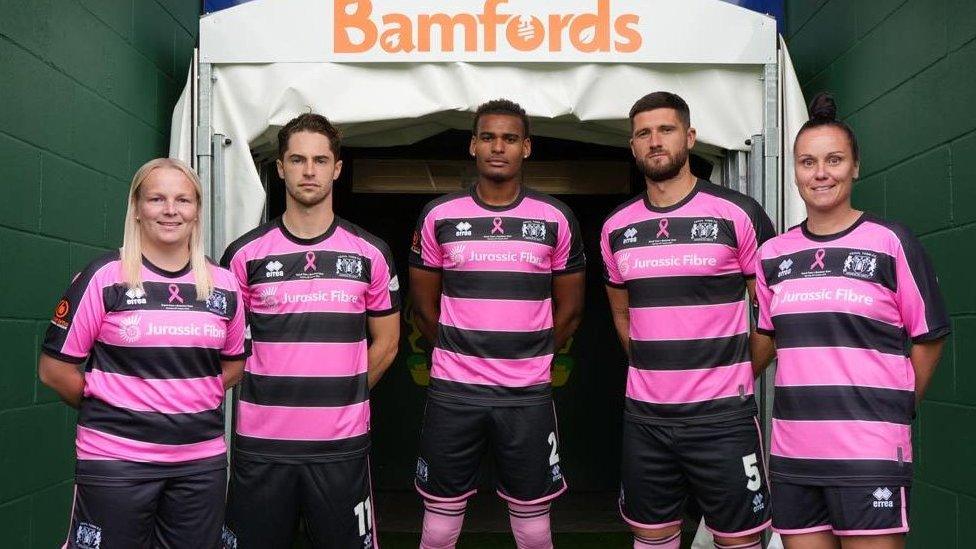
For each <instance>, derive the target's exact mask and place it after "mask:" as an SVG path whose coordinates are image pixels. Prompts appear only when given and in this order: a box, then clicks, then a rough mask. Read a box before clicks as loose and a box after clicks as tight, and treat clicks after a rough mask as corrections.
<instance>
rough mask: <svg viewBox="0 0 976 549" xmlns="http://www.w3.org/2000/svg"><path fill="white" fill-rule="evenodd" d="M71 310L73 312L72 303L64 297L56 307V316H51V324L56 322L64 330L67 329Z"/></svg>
mask: <svg viewBox="0 0 976 549" xmlns="http://www.w3.org/2000/svg"><path fill="white" fill-rule="evenodd" d="M69 312H71V304H70V303H68V300H67V299H62V300H61V301H59V302H58V306H57V307H55V308H54V316H53V317H52V318H51V324H54V325H55V326H57V327H58V328H61V329H62V330H67V329H68V313H69Z"/></svg>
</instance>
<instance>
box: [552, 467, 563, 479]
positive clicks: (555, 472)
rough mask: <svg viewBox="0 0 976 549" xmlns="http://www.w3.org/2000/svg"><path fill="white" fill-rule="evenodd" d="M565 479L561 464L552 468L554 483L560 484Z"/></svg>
mask: <svg viewBox="0 0 976 549" xmlns="http://www.w3.org/2000/svg"><path fill="white" fill-rule="evenodd" d="M562 479H563V471H562V469H560V468H559V464H558V463H557V464H555V465H553V466H552V481H553V482H558V481H560V480H562Z"/></svg>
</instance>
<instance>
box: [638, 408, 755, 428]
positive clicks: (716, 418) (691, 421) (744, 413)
mask: <svg viewBox="0 0 976 549" xmlns="http://www.w3.org/2000/svg"><path fill="white" fill-rule="evenodd" d="M757 413H758V411H757V409H756V407H755V406H752V408H751V409H747V410H735V411H733V412H722V413H720V414H712V415H708V416H693V417H685V418H658V417H648V416H641V415H637V414H634V413H631V412H624V420H626V421H630V422H632V423H641V424H644V425H664V426H674V427H683V426H686V425H707V424H709V423H721V422H725V421H733V420H738V419H749V420H750V421H751V420H752V418H754V417H755V416H756V414H757Z"/></svg>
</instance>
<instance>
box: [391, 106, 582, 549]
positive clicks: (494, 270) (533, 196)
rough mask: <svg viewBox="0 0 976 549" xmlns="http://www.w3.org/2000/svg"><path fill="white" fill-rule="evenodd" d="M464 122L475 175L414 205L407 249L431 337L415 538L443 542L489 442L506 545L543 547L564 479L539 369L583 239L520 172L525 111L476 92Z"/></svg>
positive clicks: (559, 341)
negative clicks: (480, 100)
mask: <svg viewBox="0 0 976 549" xmlns="http://www.w3.org/2000/svg"><path fill="white" fill-rule="evenodd" d="M472 132H473V133H472V136H471V145H470V153H471V156H473V157H474V158H475V162H476V166H477V170H478V182H477V183H476V184H475V185H474V186H472V187H471V188H468V189H465V190H463V191H459V192H456V193H452V194H448V195H446V196H443V197H441V198H438V199H436V200H434V201H432V202H431V203H429V204H428V205H427V206H426V207H425V208H424V210H423V213H422V214H421V216H420V221H419V222H418V225H417V231H416V233H415V234H414V241H413V246H412V250H411V255H410V291H411V295H412V296H413V300H414V304H415V307H416V313H417V324H418V325H419V326H420V328H421V330H422V331H423V333H424V335H425V336H426V337H427V339H428V340H429V341H432V342H434V353H433V369H432V370H431V381H430V388H429V390H428V393H427V397H428V398H427V408H426V412H425V415H424V425H423V430H422V434H421V442H420V457H419V458H418V460H417V474H416V486H417V490H418V491H419V492H420V494H421V495H422V496H423V498H424V505H425V509H426V512H425V514H424V526H423V533H422V536H421V541H420V546H421V547H422V548H424V549H448V548H453V547H454V546H455V544H456V543H457V538H458V535H459V534H460V532H461V524H462V521H463V520H464V512H465V507H466V501H467V499H468V498H469V497H470V496H471V495H472V494H474V492H475V491H476V489H477V486H476V483H477V473H478V467H479V464H480V462H481V458H482V456H483V455H484V454H485V452H486V451H488V450H489V449H490V451H491V452H492V453H493V456H494V461H495V463H496V467H497V468H496V471H497V476H498V486H497V491H498V495H499V496H500V497H502V498H503V499H505V500H506V501H507V502H508V508H509V518H510V521H511V525H512V531H513V533H514V534H515V541H516V543H517V545H518V547H519V548H520V549H547V548H551V547H552V539H551V534H550V527H549V505H550V501H551V500H553V499H554V498H555V497H557V496H558V495H559V494H561V493H562V492H563V491H565V490H566V481H565V479H564V478H563V471H562V469H561V466H560V463H559V432H558V429H557V428H556V416H555V409H554V408H553V404H552V390H551V386H550V374H549V369H550V366H551V363H552V359H553V353H554V350H555V349H558V348H560V347H561V346H562V345H563V344H564V343H565V342H566V340H567V339H568V338H569V336H570V335H571V334H572V333H573V331H575V329H576V327H577V325H578V324H579V321H580V317H581V316H582V309H583V279H584V274H583V272H582V270H583V267H584V257H583V244H582V242H581V240H580V235H579V228H578V226H577V223H576V219H575V217H574V216H573V214H572V212H571V211H570V210H569V208H567V207H566V205H565V204H563V203H562V202H559V201H558V200H556V199H554V198H552V197H550V196H547V195H544V194H541V193H538V192H535V191H533V190H531V189H527V188H525V186H524V185H523V184H522V182H521V179H522V178H521V172H522V162H523V161H524V160H525V159H526V158H528V157H529V154H530V153H531V151H532V142H531V139H530V137H529V119H528V117H527V116H526V114H525V110H524V109H522V107H520V106H519V105H517V104H516V103H514V102H512V101H509V100H505V99H497V100H494V101H489V102H487V103H485V104H483V105H481V106H480V107H478V110H477V112H476V114H475V118H474V127H473V129H472Z"/></svg>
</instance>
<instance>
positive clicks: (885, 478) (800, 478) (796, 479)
mask: <svg viewBox="0 0 976 549" xmlns="http://www.w3.org/2000/svg"><path fill="white" fill-rule="evenodd" d="M769 476H770V478H772V479H774V480H779V481H782V482H784V483H786V484H796V485H798V486H826V487H830V486H837V487H843V486H874V485H875V484H887V485H892V486H905V487H910V486H911V485H912V477H911V475H909V476H891V475H876V476H836V477H811V476H806V475H791V474H789V473H778V472H774V471H770V472H769Z"/></svg>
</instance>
